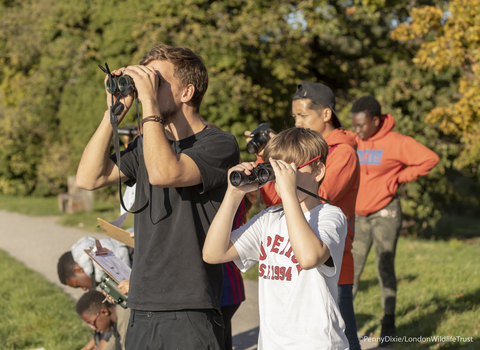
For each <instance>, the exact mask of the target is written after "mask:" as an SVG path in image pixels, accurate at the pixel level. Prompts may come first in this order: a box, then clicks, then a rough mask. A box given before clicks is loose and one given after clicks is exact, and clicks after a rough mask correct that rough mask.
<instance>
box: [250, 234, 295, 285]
mask: <svg viewBox="0 0 480 350" xmlns="http://www.w3.org/2000/svg"><path fill="white" fill-rule="evenodd" d="M284 241H285V238H284V237H282V236H279V235H275V237H272V236H267V244H266V247H265V246H264V242H263V241H262V242H261V243H260V257H259V260H260V264H259V266H258V276H259V278H263V279H266V280H279V281H291V280H292V274H294V273H296V274H297V275H300V272H301V271H302V267H301V266H300V264H299V263H298V261H297V259H296V258H295V255H294V254H293V249H292V245H291V244H290V239H287V241H286V242H284ZM269 254H278V255H280V256H283V258H285V259H286V260H285V265H287V264H288V265H291V263H290V262H289V261H288V260H290V261H291V262H292V263H293V264H295V267H296V269H295V268H293V269H292V266H288V265H287V266H280V265H268V264H265V263H264V262H262V261H265V260H267V256H268V255H269ZM270 260H272V259H270ZM273 260H274V261H281V260H283V259H279V257H276V259H273ZM292 270H293V271H292Z"/></svg>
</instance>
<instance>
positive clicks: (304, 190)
mask: <svg viewBox="0 0 480 350" xmlns="http://www.w3.org/2000/svg"><path fill="white" fill-rule="evenodd" d="M297 190H299V191H302V192H303V193H306V194H309V195H310V196H312V197H315V198H318V199H320V200H321V201H324V202H325V203H328V204H330V205H332V203H330V202H329V201H328V200H326V199H325V198H323V197H320V196H319V195H318V194H315V193H312V192H310V191H307V190H306V189H304V188H301V187H300V186H297Z"/></svg>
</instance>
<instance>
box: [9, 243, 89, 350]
mask: <svg viewBox="0 0 480 350" xmlns="http://www.w3.org/2000/svg"><path fill="white" fill-rule="evenodd" d="M0 281H2V283H0V310H1V313H0V314H1V319H0V349H5V350H6V349H9V350H10V349H15V350H23V349H25V350H30V349H35V348H39V347H44V348H45V349H47V350H56V349H58V350H63V349H81V348H82V346H84V345H85V344H86V343H87V342H88V341H89V340H90V339H91V332H90V330H89V328H88V327H87V326H86V325H85V323H84V322H83V321H82V320H81V319H80V317H79V316H78V315H77V313H76V312H75V303H74V302H73V301H72V300H71V299H70V298H69V297H67V296H66V295H65V294H64V293H63V292H62V290H61V289H59V288H58V287H56V286H54V285H53V284H52V283H50V282H48V281H47V280H45V279H44V278H43V277H42V276H40V275H39V274H38V273H36V272H34V271H32V270H30V269H27V268H26V267H25V266H24V265H23V264H21V263H20V262H18V261H17V260H15V259H13V258H12V257H10V256H9V255H8V254H7V253H5V252H4V251H2V250H0Z"/></svg>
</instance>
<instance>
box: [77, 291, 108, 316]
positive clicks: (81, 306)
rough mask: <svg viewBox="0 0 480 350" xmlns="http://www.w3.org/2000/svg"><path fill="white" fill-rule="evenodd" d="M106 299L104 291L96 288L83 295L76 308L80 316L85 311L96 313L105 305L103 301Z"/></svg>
mask: <svg viewBox="0 0 480 350" xmlns="http://www.w3.org/2000/svg"><path fill="white" fill-rule="evenodd" d="M104 300H105V296H104V295H103V294H102V293H100V292H98V291H96V290H91V291H89V292H86V293H85V294H83V295H82V297H81V298H80V299H79V300H78V301H77V306H76V307H75V309H76V310H77V313H78V314H79V315H80V316H81V315H82V314H83V313H87V314H91V315H94V314H96V313H98V312H100V310H101V309H102V306H104V305H105V304H103V303H102V302H103V301H104ZM108 305H110V304H108ZM108 305H107V306H108Z"/></svg>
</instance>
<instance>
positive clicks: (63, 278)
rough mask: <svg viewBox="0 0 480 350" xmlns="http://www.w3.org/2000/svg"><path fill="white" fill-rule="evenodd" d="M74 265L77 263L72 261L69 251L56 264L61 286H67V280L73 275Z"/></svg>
mask: <svg viewBox="0 0 480 350" xmlns="http://www.w3.org/2000/svg"><path fill="white" fill-rule="evenodd" d="M75 265H77V263H76V262H75V260H73V255H72V252H71V251H68V252H65V253H64V254H63V255H62V256H61V257H60V259H58V263H57V273H58V278H59V279H60V282H61V283H62V284H65V285H66V284H67V279H69V278H71V277H73V276H74V275H75Z"/></svg>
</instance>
